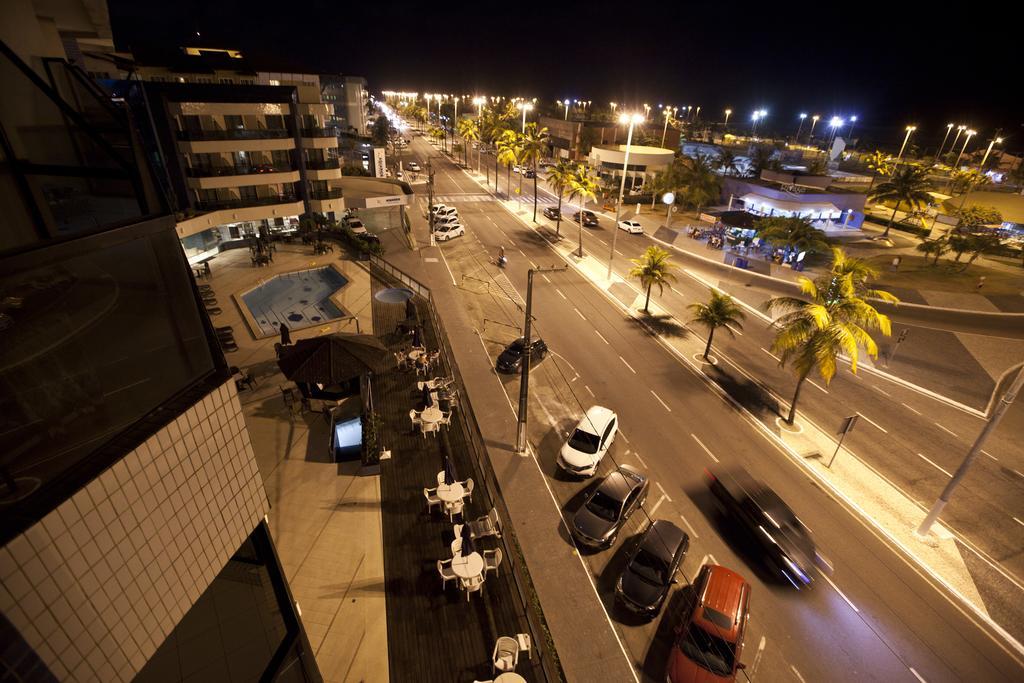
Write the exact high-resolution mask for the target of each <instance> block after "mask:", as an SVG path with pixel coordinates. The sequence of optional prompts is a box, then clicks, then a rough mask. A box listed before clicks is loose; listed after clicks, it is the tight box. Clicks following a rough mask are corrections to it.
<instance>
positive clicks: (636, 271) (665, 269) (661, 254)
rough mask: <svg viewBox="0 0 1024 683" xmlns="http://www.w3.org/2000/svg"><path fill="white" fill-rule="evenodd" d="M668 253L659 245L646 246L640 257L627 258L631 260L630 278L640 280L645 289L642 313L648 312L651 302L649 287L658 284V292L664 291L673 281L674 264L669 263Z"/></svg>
mask: <svg viewBox="0 0 1024 683" xmlns="http://www.w3.org/2000/svg"><path fill="white" fill-rule="evenodd" d="M668 259H669V253H668V252H667V251H665V250H664V249H662V248H661V247H654V246H652V247H647V249H646V251H644V254H643V256H641V257H640V258H634V259H629V260H630V261H632V262H633V264H634V265H633V268H632V269H630V271H629V276H630V277H631V278H636V279H637V280H640V285H641V286H642V287H644V288H645V289H646V290H647V299H646V300H645V301H644V313H648V314H649V313H650V311H649V310H648V307H649V306H650V304H651V288H652V287H653V286H654V285H658V294H661V293H662V292H664V291H665V285H669V287H671V285H670V284H669V283H670V282H675V280H676V276H675V274H673V273H672V271H673V270H675V265H674V264H672V263H669V260H668Z"/></svg>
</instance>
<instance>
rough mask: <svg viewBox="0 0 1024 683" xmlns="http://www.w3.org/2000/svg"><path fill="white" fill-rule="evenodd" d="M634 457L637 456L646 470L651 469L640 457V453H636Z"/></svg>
mask: <svg viewBox="0 0 1024 683" xmlns="http://www.w3.org/2000/svg"><path fill="white" fill-rule="evenodd" d="M633 455H635V456H636V459H637V460H639V461H640V464H641V465H643V466H644V469H645V470H646V469H650V468H648V467H647V463H645V462H644V459H643V458H641V457H640V454H639V453H634V454H633Z"/></svg>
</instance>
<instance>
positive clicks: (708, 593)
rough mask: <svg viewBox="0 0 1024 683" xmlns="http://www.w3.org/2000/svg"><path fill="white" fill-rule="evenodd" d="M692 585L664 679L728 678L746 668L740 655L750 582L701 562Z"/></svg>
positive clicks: (699, 682) (683, 682) (692, 682)
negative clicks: (688, 607) (690, 602)
mask: <svg viewBox="0 0 1024 683" xmlns="http://www.w3.org/2000/svg"><path fill="white" fill-rule="evenodd" d="M693 587H694V594H695V595H696V599H695V601H694V605H693V609H692V611H690V612H689V614H688V618H687V619H686V620H685V621H682V622H680V623H679V625H678V626H676V629H675V633H676V642H675V643H674V644H673V645H672V652H671V654H670V655H669V658H668V668H667V670H666V674H665V679H666V681H668V682H669V683H721V681H733V680H735V679H736V674H737V673H739V670H740V669H743V668H745V665H744V664H741V663H740V654H741V653H742V652H743V636H744V634H745V632H746V630H747V618H748V608H749V603H750V584H749V583H747V582H746V580H745V579H744V578H743V577H742V576H740V575H739V574H737V573H736V572H734V571H733V570H731V569H727V568H725V567H721V566H719V565H716V564H706V565H704V566H703V567H701V570H700V574H698V575H697V580H696V581H695V582H694V584H693Z"/></svg>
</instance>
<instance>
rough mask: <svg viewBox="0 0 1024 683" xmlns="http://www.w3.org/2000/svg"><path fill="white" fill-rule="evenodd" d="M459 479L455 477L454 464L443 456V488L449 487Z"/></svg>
mask: <svg viewBox="0 0 1024 683" xmlns="http://www.w3.org/2000/svg"><path fill="white" fill-rule="evenodd" d="M458 480H459V479H458V477H457V476H455V463H453V462H452V459H451V458H449V457H448V456H447V455H445V456H444V483H445V486H451V485H452V484H454V483H455V482H457V481H458Z"/></svg>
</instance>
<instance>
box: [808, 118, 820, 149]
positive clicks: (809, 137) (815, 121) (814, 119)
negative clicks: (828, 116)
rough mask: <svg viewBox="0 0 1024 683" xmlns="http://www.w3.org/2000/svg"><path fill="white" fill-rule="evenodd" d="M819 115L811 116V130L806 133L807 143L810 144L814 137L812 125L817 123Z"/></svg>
mask: <svg viewBox="0 0 1024 683" xmlns="http://www.w3.org/2000/svg"><path fill="white" fill-rule="evenodd" d="M820 118H821V117H820V116H818V115H817V114H815V115H814V116H812V117H811V132H810V133H808V134H807V144H808V145H809V144H811V140H813V139H814V127H815V126H816V125H818V119H820Z"/></svg>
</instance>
